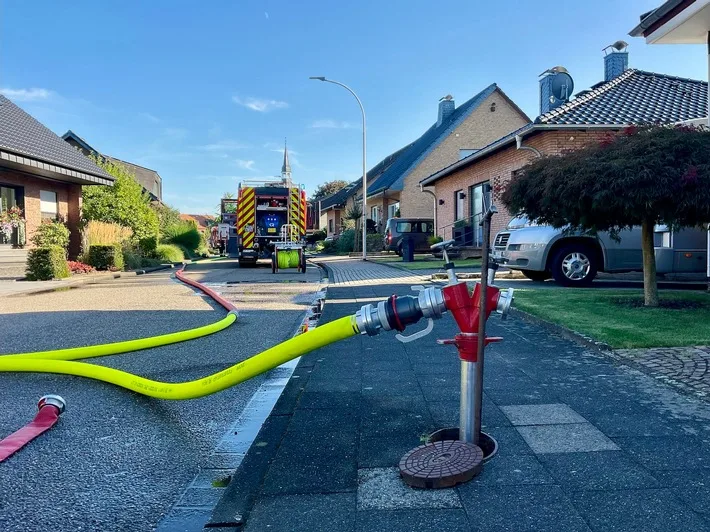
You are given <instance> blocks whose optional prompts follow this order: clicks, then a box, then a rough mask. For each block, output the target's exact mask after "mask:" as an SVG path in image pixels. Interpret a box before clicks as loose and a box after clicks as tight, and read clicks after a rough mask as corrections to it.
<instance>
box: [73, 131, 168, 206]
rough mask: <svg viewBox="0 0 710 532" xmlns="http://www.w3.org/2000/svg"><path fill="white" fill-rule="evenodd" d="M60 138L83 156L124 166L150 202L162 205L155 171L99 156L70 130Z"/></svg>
mask: <svg viewBox="0 0 710 532" xmlns="http://www.w3.org/2000/svg"><path fill="white" fill-rule="evenodd" d="M62 138H63V139H64V140H65V141H67V142H68V143H69V144H71V145H72V146H74V147H75V148H76V149H78V150H80V151H81V152H82V153H83V154H84V155H86V156H89V155H101V157H104V158H105V159H108V160H109V161H111V162H113V163H115V164H120V165H123V166H125V167H126V168H127V169H128V170H130V171H131V172H132V173H133V175H134V176H135V177H136V181H138V183H139V184H140V185H141V186H142V187H143V190H145V192H146V193H147V194H148V195H149V196H150V199H151V200H152V201H157V202H159V203H162V201H163V178H162V177H160V174H158V172H156V171H155V170H151V169H150V168H146V167H144V166H140V165H137V164H133V163H129V162H128V161H123V160H121V159H116V158H115V157H111V156H110V155H106V154H100V153H99V152H98V151H97V150H95V149H94V148H93V147H91V146H90V145H89V144H88V143H87V142H86V141H85V140H84V139H83V138H81V137H80V136H79V135H77V134H76V133H74V132H73V131H72V130H71V129H70V130H69V131H67V132H66V133H64V135H62Z"/></svg>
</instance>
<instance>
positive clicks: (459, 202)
mask: <svg viewBox="0 0 710 532" xmlns="http://www.w3.org/2000/svg"><path fill="white" fill-rule="evenodd" d="M465 199H466V194H464V193H463V190H457V191H456V192H454V222H457V221H458V220H463V218H464V214H465V213H464V200H465Z"/></svg>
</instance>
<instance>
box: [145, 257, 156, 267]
mask: <svg viewBox="0 0 710 532" xmlns="http://www.w3.org/2000/svg"><path fill="white" fill-rule="evenodd" d="M154 266H160V261H159V260H158V259H153V258H150V257H143V258H142V259H141V268H153V267H154Z"/></svg>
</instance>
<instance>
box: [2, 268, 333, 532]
mask: <svg viewBox="0 0 710 532" xmlns="http://www.w3.org/2000/svg"><path fill="white" fill-rule="evenodd" d="M187 271H188V273H190V274H191V275H193V276H194V278H196V279H197V280H199V281H201V282H208V283H217V284H215V285H214V286H213V287H214V288H216V289H217V290H218V291H220V292H222V293H223V295H226V297H228V298H230V299H232V300H233V301H234V302H235V304H236V305H237V307H238V308H239V309H240V319H239V321H238V322H237V323H236V324H235V325H233V326H232V327H230V328H228V329H226V330H224V331H221V332H219V333H217V334H214V335H212V336H208V337H206V338H202V339H198V340H194V341H191V342H185V343H181V344H175V345H172V346H166V347H162V348H157V349H152V350H147V351H143V352H139V353H129V354H125V355H118V356H114V357H104V358H102V359H96V360H95V361H92V362H94V363H98V364H104V365H107V366H111V367H116V368H121V369H124V370H127V371H131V372H135V373H139V374H141V375H145V376H148V377H151V378H154V379H158V380H166V381H184V380H190V379H194V378H197V377H199V376H203V375H206V374H210V373H213V372H216V371H218V370H220V369H222V368H224V367H227V366H229V365H232V364H235V363H237V362H238V361H240V360H242V359H244V358H247V357H248V356H251V355H252V354H255V353H257V352H259V351H261V350H263V349H265V348H267V347H270V346H271V345H273V344H275V343H278V342H280V341H283V340H285V339H286V338H288V337H290V336H291V335H292V334H293V332H294V330H295V329H296V328H297V326H298V324H299V323H300V320H301V319H302V316H303V313H304V311H305V310H306V308H307V304H308V302H309V301H310V299H309V296H307V295H304V294H307V293H310V292H314V291H316V289H317V284H316V283H317V282H318V280H319V278H320V273H319V271H318V270H317V269H316V268H309V271H308V273H306V274H305V275H304V274H293V273H286V272H284V273H281V274H277V275H276V276H274V275H272V274H271V271H270V269H269V270H266V269H262V268H257V269H238V268H236V263H234V262H232V261H226V260H224V261H216V262H210V263H205V264H196V265H191V266H190V267H188V270H187ZM267 274H268V275H267ZM276 279H278V281H289V282H287V283H283V282H273V281H275V280H276ZM255 281H259V282H257V283H255ZM266 281H269V282H268V283H266ZM304 281H308V282H304ZM225 283H230V284H225ZM279 288H281V290H279ZM223 316H224V310H222V309H221V307H218V306H217V305H215V304H213V303H212V302H211V300H209V299H208V298H205V297H203V296H201V295H199V294H197V293H196V292H195V291H194V290H192V289H191V288H187V287H185V286H184V285H182V283H180V282H179V281H176V280H173V279H172V272H170V271H167V272H157V273H153V274H148V275H145V276H141V277H136V278H131V279H119V280H112V281H106V282H103V283H98V284H93V285H86V286H84V287H82V288H75V289H71V290H65V291H60V292H54V293H49V294H34V295H27V296H12V297H4V298H0V353H4V354H7V353H17V352H24V351H35V350H42V349H56V348H62V347H73V346H79V345H91V344H95V343H105V342H111V341H118V340H125V339H131V338H137V337H142V336H152V335H156V334H163V333H166V332H172V331H177V330H182V329H187V328H192V327H197V326H200V325H204V324H207V323H212V322H214V321H217V320H218V319H220V318H221V317H223ZM264 323H268V331H267V330H265V329H264V327H263V324H264ZM262 380H263V379H262V378H255V379H252V380H251V381H248V382H246V383H244V384H241V385H239V386H236V387H234V388H231V389H229V390H225V391H223V392H221V393H219V394H215V395H212V396H209V397H205V398H201V399H195V400H190V401H180V402H169V401H160V400H155V399H150V398H146V397H143V396H140V395H138V394H135V393H133V392H129V391H127V390H124V389H121V388H118V387H115V386H112V385H109V384H104V383H101V382H98V381H92V380H87V379H81V378H77V377H71V376H61V375H41V374H9V373H0V437H4V436H5V435H7V434H9V433H11V432H12V431H14V430H17V429H18V428H20V427H21V426H23V425H24V424H25V423H27V422H28V421H29V420H31V419H32V417H33V416H34V414H35V412H36V402H37V399H38V398H39V397H40V396H42V395H44V394H47V393H57V394H60V395H62V396H63V397H64V398H65V399H66V401H67V404H68V408H67V411H66V412H65V413H64V414H63V415H62V417H61V419H60V421H59V424H58V425H57V426H56V427H54V428H53V429H52V430H51V431H49V432H48V433H47V434H45V435H43V436H41V437H40V438H38V439H37V440H35V441H34V442H32V443H31V444H30V445H29V446H27V447H25V448H24V449H22V450H21V451H20V452H18V453H17V454H16V455H14V456H13V457H11V458H10V459H8V460H7V461H5V462H3V463H1V464H0V530H2V531H3V532H14V531H28V530H32V531H52V532H64V531H67V532H69V531H71V532H75V531H80V530H92V531H93V530H101V531H132V532H141V531H149V530H154V529H155V527H156V525H157V524H158V523H159V521H160V520H161V518H162V517H163V516H164V515H165V514H166V513H167V512H168V511H169V510H170V508H171V507H172V506H173V504H175V503H176V502H177V499H178V497H179V496H180V495H181V493H182V492H183V490H184V489H185V488H186V486H187V485H188V484H189V483H190V482H191V481H192V479H193V478H194V477H195V475H196V474H197V473H198V471H199V470H200V467H201V466H203V465H204V464H205V463H206V462H207V460H208V457H209V456H210V454H211V453H212V451H213V449H214V447H215V445H216V443H217V442H218V441H219V439H220V438H221V437H222V436H223V434H224V433H225V431H226V430H227V429H228V427H229V426H231V424H232V423H233V422H234V421H235V420H236V419H237V418H238V417H239V414H240V413H241V411H242V409H243V408H244V406H245V405H246V403H247V402H248V401H249V399H250V398H251V396H252V395H253V394H254V392H255V390H256V389H257V388H258V386H259V384H260V382H261V381H262Z"/></svg>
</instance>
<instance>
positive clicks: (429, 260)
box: [370, 255, 481, 270]
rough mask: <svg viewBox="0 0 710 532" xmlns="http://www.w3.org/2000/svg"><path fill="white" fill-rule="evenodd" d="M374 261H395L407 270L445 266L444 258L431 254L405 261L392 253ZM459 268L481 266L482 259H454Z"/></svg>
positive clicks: (416, 256) (375, 258)
mask: <svg viewBox="0 0 710 532" xmlns="http://www.w3.org/2000/svg"><path fill="white" fill-rule="evenodd" d="M370 260H372V262H394V263H396V264H397V266H399V267H400V268H406V269H407V270H430V269H435V268H442V269H443V267H444V261H443V260H442V259H435V258H433V257H432V256H431V255H415V256H414V262H404V261H403V260H402V257H398V256H397V255H392V256H391V257H373V258H372V259H370ZM453 262H454V264H455V265H456V267H457V268H466V267H473V266H480V265H481V259H453Z"/></svg>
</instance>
